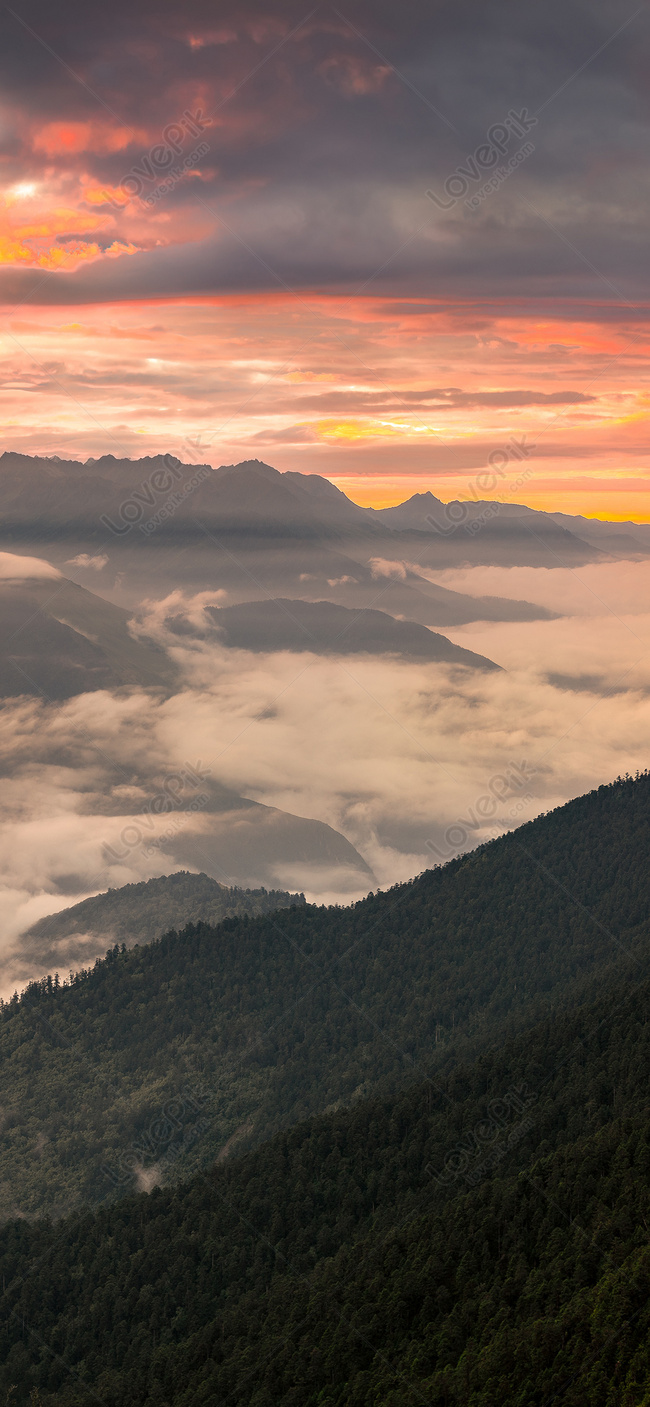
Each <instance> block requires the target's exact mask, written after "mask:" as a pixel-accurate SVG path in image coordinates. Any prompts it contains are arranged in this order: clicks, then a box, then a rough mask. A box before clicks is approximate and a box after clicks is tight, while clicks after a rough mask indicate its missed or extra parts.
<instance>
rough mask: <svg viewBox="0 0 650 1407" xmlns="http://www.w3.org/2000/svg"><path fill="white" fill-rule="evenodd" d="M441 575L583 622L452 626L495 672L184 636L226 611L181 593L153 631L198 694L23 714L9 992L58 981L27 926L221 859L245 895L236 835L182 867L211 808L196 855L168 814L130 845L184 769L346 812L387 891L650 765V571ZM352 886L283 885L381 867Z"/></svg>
mask: <svg viewBox="0 0 650 1407" xmlns="http://www.w3.org/2000/svg"><path fill="white" fill-rule="evenodd" d="M431 579H434V580H436V581H438V582H440V583H441V584H442V585H445V586H449V587H452V588H454V589H457V590H463V591H467V592H470V593H471V594H473V595H481V594H489V595H505V596H510V597H513V598H518V599H527V600H530V601H534V602H539V603H541V604H543V605H545V606H548V607H551V608H553V609H554V610H556V611H562V612H563V613H564V614H563V616H562V618H561V619H558V620H552V621H547V622H534V623H528V624H480V623H479V624H475V625H469V626H465V627H462V628H460V629H455V630H447V631H446V632H445V633H446V634H447V635H448V636H449V638H451V639H452V640H454V641H455V642H457V643H458V644H461V645H463V646H466V647H467V648H469V649H472V650H474V651H476V652H478V653H479V654H482V655H487V656H488V657H489V658H490V659H492V660H495V661H496V662H497V663H498V664H500V665H502V666H503V667H504V671H505V672H503V673H495V674H479V673H474V672H469V671H465V670H460V669H454V668H450V667H448V666H444V665H440V664H420V663H410V662H407V661H403V660H387V659H386V658H382V659H377V658H372V657H368V656H363V655H358V656H353V657H350V656H346V657H345V658H338V657H337V658H332V657H328V658H322V657H320V658H319V657H318V656H316V655H312V654H300V655H292V654H288V653H283V654H277V655H261V654H252V653H246V652H243V651H233V650H228V649H225V648H224V647H222V646H220V645H219V644H218V643H215V642H214V639H213V640H212V641H210V642H208V641H207V640H205V639H204V640H201V639H200V638H192V637H190V636H188V637H183V636H179V635H178V634H174V635H172V634H170V633H169V632H168V631H167V629H166V627H165V624H164V621H165V619H166V618H167V617H169V616H170V615H175V616H176V617H178V615H179V614H180V615H182V614H183V613H187V614H188V616H189V617H191V619H192V620H193V621H194V623H195V624H197V623H198V624H199V625H200V622H201V607H202V605H203V604H207V603H208V602H212V603H215V602H216V604H219V602H221V603H222V604H226V603H225V602H224V601H223V597H222V596H218V597H217V596H215V593H211V594H210V595H208V594H206V595H205V596H204V597H202V598H193V599H192V600H189V599H187V598H184V597H183V596H182V595H181V594H180V593H174V594H173V596H171V597H170V598H168V600H167V601H166V602H165V603H150V605H149V607H148V609H147V628H148V630H149V633H154V632H156V633H157V634H158V636H159V638H160V639H164V640H165V643H166V644H167V646H168V648H169V649H170V651H171V652H172V653H173V655H174V658H175V659H176V660H177V661H178V662H179V663H180V664H181V666H182V669H183V671H184V680H185V687H184V688H183V689H182V691H181V692H179V693H177V694H176V695H174V696H173V697H171V698H165V697H163V696H162V694H158V695H155V694H154V695H151V694H147V693H146V692H144V691H142V690H132V691H129V690H124V691H120V692H118V693H117V694H114V695H111V694H109V693H105V692H101V693H95V694H85V695H81V696H80V697H78V698H75V699H72V700H70V701H69V702H68V703H65V704H59V705H49V704H44V703H41V702H39V701H36V700H33V699H18V700H8V701H6V702H5V703H4V705H3V707H2V708H1V709H0V755H1V765H2V769H3V775H4V787H3V801H4V804H3V810H2V821H1V829H2V835H1V847H0V849H1V855H2V860H1V862H0V863H1V871H0V880H1V884H2V892H1V893H0V917H1V920H2V946H1V948H0V989H1V990H2V991H3V993H4V994H5V995H6V994H7V992H8V991H11V990H12V989H13V983H14V982H16V981H18V982H19V983H23V982H24V981H25V980H26V979H27V977H28V976H29V975H40V973H39V972H33V973H31V972H26V971H25V966H24V963H22V960H21V956H20V933H21V932H24V931H25V929H26V928H27V927H28V926H29V925H30V924H31V923H33V922H34V921H35V919H37V918H39V917H41V916H42V915H43V914H46V913H50V912H53V911H54V910H56V909H61V908H64V907H68V906H69V905H70V904H73V903H75V902H76V901H77V900H78V899H80V898H83V897H85V896H86V895H88V894H91V893H96V892H98V891H100V890H103V889H106V888H108V887H109V886H113V887H116V886H118V885H122V884H126V883H129V882H131V881H134V880H139V879H144V878H149V877H151V876H152V875H156V874H160V873H165V872H169V871H170V870H172V869H178V868H183V867H190V868H192V867H196V868H206V869H207V868H208V867H209V865H211V866H212V869H211V872H212V873H213V874H214V875H215V877H216V878H218V879H219V878H221V879H224V881H225V882H228V874H227V873H225V872H224V873H220V871H219V856H218V853H217V852H216V851H215V849H214V840H212V841H210V845H211V846H212V848H210V847H209V846H208V848H207V849H206V850H205V854H206V862H205V863H203V861H202V860H199V861H198V863H195V864H194V865H191V864H189V865H187V866H186V865H184V864H183V863H182V860H181V863H179V862H178V860H177V859H176V860H175V859H174V855H180V856H181V857H182V855H183V847H182V845H181V843H180V842H181V839H182V837H183V836H185V838H186V839H187V837H189V836H191V835H194V836H195V838H196V840H197V846H199V849H197V850H195V851H194V852H192V853H195V854H197V855H198V854H200V853H202V852H201V851H200V842H201V836H203V837H204V839H205V834H206V833H205V829H204V820H205V818H204V817H203V815H202V813H201V812H200V810H195V811H193V810H191V809H190V810H189V811H186V810H184V809H182V810H181V812H176V813H175V815H174V817H173V818H172V821H173V825H174V826H175V827H176V832H175V834H176V836H177V839H178V846H179V848H178V850H177V851H174V850H173V846H172V847H171V849H170V846H169V845H168V846H167V848H166V850H161V849H160V848H159V847H156V846H155V845H154V846H152V845H151V843H150V842H151V837H152V835H153V836H154V837H157V836H158V835H159V834H160V833H161V832H162V831H163V830H164V829H165V827H169V825H170V816H169V815H166V814H160V815H158V814H157V813H156V808H155V807H154V808H153V809H152V811H150V812H148V820H147V828H146V832H145V835H144V839H143V842H142V843H139V842H138V843H134V844H133V846H132V847H130V846H129V845H125V844H124V832H125V827H126V826H127V825H129V823H132V822H133V816H134V810H135V811H136V812H137V808H138V804H139V802H138V798H139V797H141V798H142V806H143V808H145V807H146V806H147V803H148V800H150V798H151V796H152V794H153V793H155V791H156V788H157V789H158V790H160V786H161V785H163V786H164V778H165V777H166V776H169V775H170V774H174V773H179V772H180V773H182V772H183V769H184V768H185V767H186V765H187V764H190V765H191V766H192V767H195V766H196V765H197V764H198V763H199V762H200V764H201V768H202V769H203V770H204V771H209V773H210V776H211V777H212V778H213V779H215V780H216V781H218V782H220V783H222V784H224V785H225V786H227V787H229V788H232V790H233V791H234V792H237V793H239V794H241V795H243V796H245V797H247V798H250V799H252V800H254V801H258V802H262V803H264V804H265V805H266V806H271V807H278V808H281V809H282V810H283V811H288V812H291V813H293V814H294V815H298V816H300V817H309V818H313V819H316V820H320V821H326V822H327V823H328V824H329V825H330V826H332V827H334V828H335V829H336V830H338V831H340V832H342V834H343V835H345V836H346V837H347V838H348V840H349V841H351V842H352V844H353V845H354V846H355V847H356V849H357V850H358V851H359V852H360V854H361V855H362V856H363V858H364V859H365V860H366V861H367V863H368V865H369V866H370V868H371V869H372V871H373V872H374V875H375V876H376V879H377V882H378V883H379V884H380V885H381V886H387V885H390V884H393V883H395V882H396V881H397V880H403V879H406V878H408V877H410V876H412V875H414V874H417V873H418V872H419V871H420V870H422V869H424V868H425V867H427V866H430V865H431V864H436V863H440V862H441V861H442V860H444V859H446V858H449V857H450V856H451V855H452V854H454V853H457V852H458V851H462V850H465V849H469V848H472V847H473V846H475V845H476V844H478V843H480V842H481V841H482V840H485V839H489V838H491V837H493V836H495V835H498V834H500V833H502V831H503V830H504V829H505V828H507V827H511V826H513V825H518V824H520V823H522V822H525V821H528V820H531V819H532V818H533V817H534V816H535V815H537V814H538V813H539V812H540V811H547V810H549V809H551V808H552V807H554V806H557V805H559V804H561V803H562V802H564V801H566V800H567V799H569V798H570V797H573V796H576V795H578V794H579V793H581V792H585V791H588V790H589V789H590V788H592V787H594V786H597V785H598V784H600V783H601V782H607V781H611V780H612V779H613V778H614V777H616V776H617V775H618V774H621V773H625V772H634V771H636V769H637V768H641V769H643V768H645V767H646V765H647V763H648V740H649V738H650V562H640V563H636V562H614V563H608V564H605V565H599V566H589V567H583V568H580V569H579V570H578V571H573V570H566V569H563V568H558V569H557V570H547V569H541V568H530V569H529V568H512V569H508V568H496V567H491V568H487V567H481V568H472V569H466V570H462V571H448V572H444V573H440V574H435V573H432V574H431ZM161 778H163V782H162V783H161V781H160V779H161ZM174 785H176V786H177V785H178V784H174ZM186 795H188V796H189V793H186ZM120 798H123V805H122V804H121V800H120ZM181 805H182V806H183V807H184V805H185V803H184V802H183V801H182V800H181ZM136 830H137V827H136V829H135V830H133V831H132V832H131V834H132V835H135V834H136ZM174 843H176V842H174ZM205 844H206V846H207V841H205ZM107 847H108V848H107ZM337 874H338V871H337V870H336V867H335V866H334V867H330V868H329V869H328V868H327V867H318V866H315V867H312V869H311V870H310V867H309V866H306V865H305V864H304V863H303V864H302V865H301V864H296V866H295V872H294V873H292V872H291V866H284V867H282V869H281V872H278V873H277V874H276V876H275V879H276V882H277V884H278V885H281V886H282V887H285V888H298V889H304V890H305V893H306V894H307V897H308V898H310V899H315V900H316V901H319V902H323V901H324V902H334V901H341V902H349V901H350V899H351V898H354V897H357V896H358V895H359V894H361V893H365V892H367V889H368V887H369V886H368V881H367V879H365V880H364V877H363V875H359V876H358V877H356V878H355V880H354V884H353V887H352V889H351V888H350V881H349V880H348V881H347V882H346V883H343V882H341V884H340V885H339V881H338V879H337ZM92 956H94V953H93V954H92Z"/></svg>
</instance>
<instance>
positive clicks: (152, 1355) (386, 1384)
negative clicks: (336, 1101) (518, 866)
mask: <svg viewBox="0 0 650 1407" xmlns="http://www.w3.org/2000/svg"><path fill="white" fill-rule="evenodd" d="M649 1013H650V980H648V977H647V976H644V977H642V978H641V979H639V977H638V974H637V977H636V978H635V979H632V978H631V976H630V975H628V978H627V980H625V981H620V982H619V983H618V985H617V986H615V987H612V988H611V990H609V991H608V992H606V993H603V994H601V996H600V998H599V1000H597V1001H595V1002H593V1003H592V1004H591V1005H588V1006H585V1005H582V1006H581V1005H575V1004H571V1003H569V1004H568V1005H567V1007H566V1009H565V1010H564V1011H562V1013H559V1012H558V1013H557V1014H556V1015H555V1016H554V1017H549V1018H548V1019H546V1020H545V1021H543V1022H542V1023H540V1024H539V1025H538V1026H536V1027H535V1028H534V1029H532V1030H531V1031H529V1032H527V1033H526V1034H525V1035H522V1036H519V1037H517V1038H515V1039H513V1040H511V1041H509V1042H506V1043H505V1044H503V1045H501V1046H500V1047H499V1048H498V1049H496V1050H492V1051H491V1052H486V1053H485V1054H483V1055H482V1056H481V1057H480V1058H479V1060H478V1061H475V1062H474V1063H472V1064H465V1063H460V1064H459V1065H458V1066H457V1067H456V1068H455V1070H454V1071H453V1072H451V1073H450V1074H449V1075H448V1076H447V1077H446V1078H445V1079H443V1080H442V1081H438V1082H433V1081H427V1082H425V1083H424V1084H422V1083H421V1084H420V1085H418V1086H415V1087H413V1088H411V1089H409V1090H408V1091H406V1092H404V1093H402V1094H400V1095H397V1096H395V1097H394V1098H393V1099H388V1100H368V1101H364V1102H363V1103H362V1104H360V1105H359V1106H357V1107H356V1108H354V1109H349V1110H339V1111H337V1112H334V1113H332V1114H329V1115H321V1116H319V1117H316V1118H314V1119H312V1120H310V1121H308V1122H307V1123H304V1124H302V1125H300V1126H298V1127H296V1128H293V1129H292V1130H290V1131H289V1132H285V1133H281V1134H278V1135H276V1136H275V1138H274V1139H273V1140H272V1141H271V1142H270V1143H269V1144H267V1145H265V1146H264V1147H262V1148H260V1149H258V1150H256V1151H254V1152H252V1153H249V1154H247V1155H246V1156H245V1157H244V1158H242V1159H240V1160H236V1161H234V1162H233V1163H230V1164H226V1165H225V1166H223V1167H217V1168H215V1169H213V1170H211V1171H209V1172H207V1173H204V1174H200V1175H198V1176H197V1177H196V1178H195V1179H194V1180H193V1181H192V1182H191V1183H190V1184H189V1185H188V1186H186V1187H176V1188H173V1189H156V1190H154V1191H153V1192H152V1193H151V1195H148V1196H147V1195H142V1194H141V1195H139V1196H136V1197H129V1198H126V1199H124V1200H123V1201H121V1202H119V1203H118V1204H117V1205H114V1206H112V1207H109V1208H106V1209H104V1210H102V1211H100V1212H99V1213H96V1214H94V1215H92V1214H88V1213H85V1214H82V1215H80V1216H79V1217H77V1218H73V1219H71V1220H65V1221H62V1222H59V1223H58V1224H57V1225H55V1226H52V1225H51V1224H48V1223H40V1224H36V1225H34V1224H30V1223H28V1222H26V1221H21V1222H14V1223H11V1224H9V1225H6V1226H5V1227H4V1229H3V1230H2V1232H1V1233H0V1274H2V1277H3V1281H2V1283H3V1286H4V1293H3V1296H2V1311H3V1312H2V1329H1V1330H0V1362H1V1363H2V1368H1V1369H0V1386H1V1387H2V1388H3V1389H4V1390H5V1392H8V1391H9V1390H10V1388H11V1386H12V1384H16V1385H17V1388H16V1392H15V1395H14V1396H12V1398H11V1399H10V1400H11V1401H12V1402H15V1403H16V1407H20V1405H21V1404H22V1403H26V1402H27V1401H28V1399H29V1394H30V1392H31V1391H32V1390H33V1388H34V1387H37V1388H38V1389H39V1391H40V1394H41V1401H42V1402H43V1403H44V1404H45V1407H47V1404H49V1403H56V1404H59V1407H91V1404H92V1403H94V1402H96V1401H97V1400H98V1399H99V1400H101V1401H102V1402H104V1403H105V1404H107V1407H127V1404H128V1407H145V1405H146V1407H149V1404H154V1403H156V1404H160V1407H164V1405H165V1404H166V1407H193V1405H194V1404H195V1403H205V1404H206V1407H213V1405H214V1407H216V1404H217V1403H224V1402H228V1403H232V1404H233V1407H237V1404H241V1407H249V1404H251V1407H277V1404H282V1407H285V1404H286V1407H298V1404H299V1405H300V1407H316V1404H318V1405H319V1407H323V1404H327V1407H348V1404H354V1407H357V1405H358V1407H371V1405H372V1407H375V1404H390V1407H397V1405H398V1404H399V1407H402V1404H403V1407H411V1404H413V1405H415V1404H417V1403H429V1404H431V1407H454V1405H455V1404H458V1407H461V1404H462V1407H470V1404H471V1407H496V1404H499V1407H522V1404H525V1405H526V1407H532V1405H533V1404H538V1405H539V1407H545V1404H548V1403H550V1402H551V1401H561V1402H562V1403H563V1404H564V1407H612V1404H617V1407H619V1404H620V1407H643V1404H647V1402H648V1388H647V1384H648V1374H649V1373H650V1095H649V1093H648V1068H649V1065H650V1025H649V1024H648V1014H649ZM198 1102H199V1103H200V1102H201V1096H199V1097H198Z"/></svg>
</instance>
